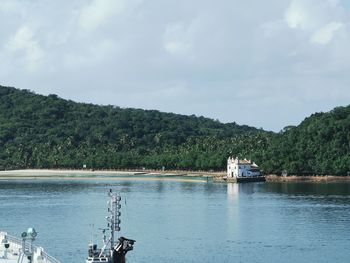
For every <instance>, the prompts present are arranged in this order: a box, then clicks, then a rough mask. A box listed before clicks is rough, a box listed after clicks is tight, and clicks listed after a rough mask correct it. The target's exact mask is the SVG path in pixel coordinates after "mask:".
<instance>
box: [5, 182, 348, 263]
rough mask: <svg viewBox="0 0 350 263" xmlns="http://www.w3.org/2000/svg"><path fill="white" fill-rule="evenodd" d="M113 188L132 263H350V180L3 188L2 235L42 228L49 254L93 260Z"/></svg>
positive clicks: (66, 262) (69, 260)
mask: <svg viewBox="0 0 350 263" xmlns="http://www.w3.org/2000/svg"><path fill="white" fill-rule="evenodd" d="M109 188H113V189H115V190H117V191H119V192H121V194H122V197H123V198H124V200H126V205H125V201H124V202H123V207H122V234H123V235H125V236H126V237H130V238H133V239H136V240H137V242H136V244H135V250H134V251H132V252H130V253H129V254H128V255H129V256H128V262H148V263H149V262H155V263H157V262H245V263H246V262H269V263H271V262H307V263H310V262H333V263H336V262H349V257H350V183H255V184H240V185H237V184H230V185H226V184H215V183H203V182H169V181H98V180H91V181H40V180H34V181H0V229H3V230H6V231H7V232H9V233H11V234H14V235H17V236H19V235H20V233H21V231H22V230H24V229H26V228H27V227H28V226H34V227H35V228H36V229H37V231H38V232H39V238H38V240H37V244H40V245H42V246H44V248H45V249H46V250H47V251H48V252H49V253H50V254H52V255H53V256H55V257H57V258H59V259H61V260H62V262H63V263H80V262H85V261H84V258H85V257H86V254H87V253H86V251H87V244H88V243H89V241H90V239H91V236H93V238H94V239H96V240H99V239H100V235H99V233H98V228H99V227H104V226H105V216H106V215H107V213H106V201H107V200H108V199H107V197H106V194H107V190H108V189H109ZM92 223H93V224H94V225H95V231H94V232H95V234H93V235H91V232H92V230H91V229H92V228H91V224H92Z"/></svg>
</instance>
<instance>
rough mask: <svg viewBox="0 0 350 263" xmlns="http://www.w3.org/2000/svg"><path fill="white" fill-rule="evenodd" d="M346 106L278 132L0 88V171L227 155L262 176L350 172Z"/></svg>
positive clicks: (213, 163)
mask: <svg viewBox="0 0 350 263" xmlns="http://www.w3.org/2000/svg"><path fill="white" fill-rule="evenodd" d="M349 142H350V106H347V107H338V108H335V109H334V110H332V111H331V112H329V113H316V114H314V115H312V116H311V117H309V118H307V119H305V120H304V121H303V122H302V123H301V124H300V125H299V126H297V127H292V126H290V127H286V128H285V129H284V130H283V131H281V132H280V133H273V132H267V131H264V130H261V129H256V128H253V127H249V126H246V125H243V126H242V125H238V124H236V123H228V124H223V123H220V122H219V121H215V120H212V119H208V118H204V117H196V116H194V115H192V116H185V115H179V114H173V113H162V112H159V111H155V110H141V109H123V108H119V107H115V106H98V105H92V104H84V103H75V102H73V101H68V100H64V99H61V98H59V97H57V96H56V95H49V96H41V95H37V94H35V93H33V92H31V91H28V90H18V89H15V88H11V87H3V86H0V169H2V170H3V169H20V168H82V166H83V164H86V165H87V167H88V168H92V169H100V168H108V169H109V168H111V169H118V168H142V167H145V168H147V169H161V168H162V167H165V168H166V169H183V170H187V169H188V170H224V169H226V159H227V157H228V156H229V155H234V156H236V155H237V156H240V157H242V158H248V159H252V160H254V161H255V162H256V163H258V164H259V165H260V167H261V168H262V169H263V170H264V172H265V173H281V171H282V170H287V171H288V173H289V174H336V175H346V174H347V173H348V171H350V143H349Z"/></svg>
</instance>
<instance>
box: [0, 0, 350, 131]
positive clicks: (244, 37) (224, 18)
mask: <svg viewBox="0 0 350 263" xmlns="http://www.w3.org/2000/svg"><path fill="white" fill-rule="evenodd" d="M344 3H346V1H345V0H339V1H337V0H266V1H256V0H244V1H242V0H222V1H220V3H219V2H215V1H211V0H192V1H187V0H167V1H164V0H152V1H142V0H88V1H86V0H62V1H51V2H48V1H22V0H0V14H1V16H0V43H1V44H0V60H1V64H0V76H1V79H2V83H1V84H3V85H13V86H16V87H18V88H27V89H31V90H35V91H36V92H38V93H42V94H49V93H56V94H58V95H59V96H61V97H64V98H68V99H73V100H77V101H84V102H92V103H99V104H114V105H120V106H123V107H137V108H147V109H159V110H163V111H173V112H177V113H183V114H197V115H204V116H209V117H212V118H215V119H216V118H218V119H220V120H223V121H236V122H238V123H245V124H250V125H255V126H258V127H260V126H262V127H264V128H268V129H274V130H280V129H281V127H284V126H286V125H288V124H297V122H298V121H300V120H302V119H303V118H304V117H305V116H307V115H308V114H310V113H312V112H313V111H318V110H328V109H330V108H331V107H333V106H337V105H341V104H348V103H349V101H350V93H349V92H348V89H349V85H348V84H349V82H350V77H349V76H348V72H349V70H350V55H349V52H348V47H349V46H350V9H349V8H348V7H347V8H345V7H344ZM252 6H253V7H254V8H252ZM296 107H297V108H298V109H297V110H296ZM242 112H244V114H242Z"/></svg>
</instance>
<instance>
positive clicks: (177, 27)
mask: <svg viewBox="0 0 350 263" xmlns="http://www.w3.org/2000/svg"><path fill="white" fill-rule="evenodd" d="M191 37H192V36H191V30H190V28H189V27H186V26H185V25H184V24H183V23H175V24H171V25H168V26H167V27H166V30H165V33H164V35H163V45H164V48H165V50H166V51H168V52H169V53H171V54H174V55H175V54H179V55H184V54H186V53H188V52H189V51H190V49H191V48H192V39H191Z"/></svg>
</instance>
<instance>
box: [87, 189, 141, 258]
mask: <svg viewBox="0 0 350 263" xmlns="http://www.w3.org/2000/svg"><path fill="white" fill-rule="evenodd" d="M109 197H110V201H109V202H108V205H109V207H108V213H109V216H107V217H106V219H107V228H106V229H103V230H102V233H103V247H102V248H101V249H98V248H97V245H96V244H90V245H89V250H88V257H87V259H86V261H85V262H86V263H102V262H104V263H125V262H126V258H125V257H126V254H127V253H128V252H129V251H131V250H133V248H134V247H133V246H134V243H135V242H136V241H135V240H132V239H129V238H125V237H122V236H121V237H119V238H116V236H117V232H119V231H120V223H121V221H120V216H121V212H120V208H121V197H120V195H118V194H116V193H113V192H112V190H110V192H109ZM106 231H109V233H110V235H109V237H108V238H107V236H106Z"/></svg>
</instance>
